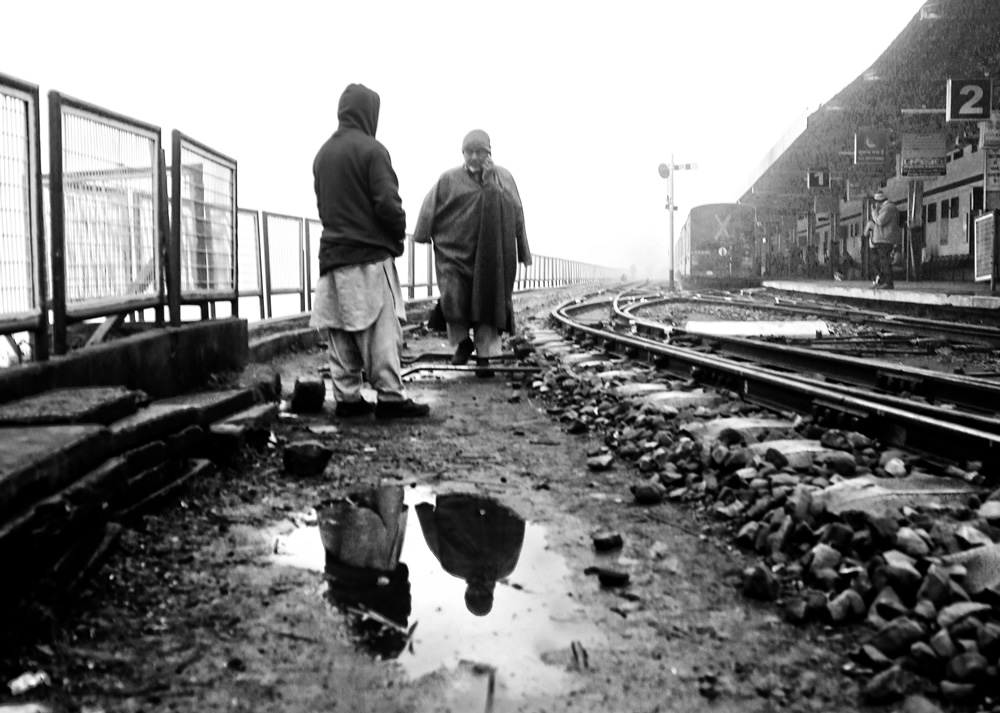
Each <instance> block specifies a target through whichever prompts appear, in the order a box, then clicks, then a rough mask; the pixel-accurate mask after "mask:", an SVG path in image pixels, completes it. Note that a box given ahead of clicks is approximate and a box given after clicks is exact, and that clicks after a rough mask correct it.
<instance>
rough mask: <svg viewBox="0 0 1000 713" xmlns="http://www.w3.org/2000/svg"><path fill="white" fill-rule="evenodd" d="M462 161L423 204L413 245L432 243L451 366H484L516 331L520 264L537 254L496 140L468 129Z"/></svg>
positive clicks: (463, 145)
mask: <svg viewBox="0 0 1000 713" xmlns="http://www.w3.org/2000/svg"><path fill="white" fill-rule="evenodd" d="M462 155H463V157H464V158H465V163H464V164H463V165H462V166H459V167H458V168H453V169H451V170H449V171H446V172H445V173H443V174H442V175H441V177H440V178H439V179H438V181H437V183H436V184H434V187H433V188H431V190H430V193H428V194H427V197H426V198H425V199H424V202H423V205H422V206H421V208H420V215H419V216H418V218H417V225H416V228H415V230H414V234H413V239H414V241H416V242H418V243H432V244H433V245H434V259H435V266H436V268H437V281H438V289H439V290H440V291H441V299H440V305H441V311H442V313H443V314H444V319H445V321H446V323H447V329H448V341H449V342H450V343H451V346H452V347H454V348H455V355H454V357H452V363H453V364H464V363H466V362H467V361H468V360H469V357H471V356H472V352H473V351H475V352H476V357H477V359H478V360H480V361H481V362H483V363H485V360H486V359H488V358H489V357H496V356H499V355H500V350H501V342H500V333H501V332H513V331H514V304H513V299H512V295H513V292H514V280H515V278H516V277H517V263H518V262H522V263H524V264H525V265H530V264H531V252H530V251H529V249H528V238H527V235H526V234H525V230H524V211H523V209H522V207H521V197H520V195H519V194H518V192H517V185H516V184H515V183H514V177H513V176H512V175H511V174H510V171H508V170H507V169H505V168H501V167H500V166H495V165H494V164H493V158H492V150H491V148H490V137H489V136H488V135H487V134H486V132H485V131H481V130H478V129H477V130H475V131H470V132H469V134H468V135H467V136H466V137H465V140H464V141H463V142H462ZM470 328H471V329H472V335H473V336H472V339H470V338H469V330H470Z"/></svg>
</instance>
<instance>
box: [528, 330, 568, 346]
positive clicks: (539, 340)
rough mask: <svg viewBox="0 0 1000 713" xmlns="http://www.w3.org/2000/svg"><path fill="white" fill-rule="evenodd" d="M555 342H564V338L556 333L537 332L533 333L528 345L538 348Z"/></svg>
mask: <svg viewBox="0 0 1000 713" xmlns="http://www.w3.org/2000/svg"><path fill="white" fill-rule="evenodd" d="M555 342H565V338H564V337H563V336H562V335H561V334H559V333H558V332H548V331H539V332H536V333H535V336H534V338H532V340H531V342H530V343H531V344H532V345H533V346H536V347H540V346H543V345H545V344H553V343H555Z"/></svg>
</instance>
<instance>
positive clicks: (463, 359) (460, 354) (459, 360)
mask: <svg viewBox="0 0 1000 713" xmlns="http://www.w3.org/2000/svg"><path fill="white" fill-rule="evenodd" d="M475 349H476V345H475V344H473V343H472V340H471V339H469V338H468V337H467V338H465V339H463V340H462V341H461V342H459V344H458V347H457V348H456V349H455V355H454V356H453V357H452V358H451V364H452V366H462V365H463V364H465V363H467V362H468V361H469V357H471V356H472V352H473V351H475Z"/></svg>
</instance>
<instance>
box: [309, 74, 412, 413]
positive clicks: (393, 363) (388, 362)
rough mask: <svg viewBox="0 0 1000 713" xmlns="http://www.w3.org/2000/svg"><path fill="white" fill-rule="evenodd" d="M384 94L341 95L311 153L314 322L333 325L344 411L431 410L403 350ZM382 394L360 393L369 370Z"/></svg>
mask: <svg viewBox="0 0 1000 713" xmlns="http://www.w3.org/2000/svg"><path fill="white" fill-rule="evenodd" d="M380 103H381V101H380V99H379V95H378V94H377V93H375V92H373V91H372V90H371V89H369V88H368V87H366V86H364V85H363V84H350V85H348V86H347V88H346V89H345V90H344V92H343V94H342V95H341V96H340V104H339V106H338V108H337V118H338V119H339V126H338V128H337V131H336V132H334V134H333V136H331V137H330V138H329V139H327V141H326V143H324V144H323V146H322V147H321V148H320V150H319V152H318V153H317V154H316V158H315V160H314V162H313V177H314V186H315V189H316V202H317V205H318V208H319V217H320V220H321V221H322V222H323V234H322V237H321V238H320V248H319V272H320V278H319V281H318V282H317V283H316V301H315V305H314V307H313V312H312V317H311V319H310V322H309V324H310V326H311V327H314V328H317V329H324V330H326V336H327V344H328V346H329V354H330V378H331V380H332V381H333V395H334V399H335V400H336V403H337V406H336V409H335V413H336V415H337V416H339V417H341V418H344V417H353V416H365V415H368V414H370V413H372V412H373V411H374V412H375V417H376V418H401V417H414V416H426V415H427V414H428V413H429V411H430V407H429V406H427V405H426V404H419V403H416V402H415V401H413V400H412V399H410V398H408V397H407V395H406V389H405V388H404V387H403V379H402V376H401V373H400V372H401V368H400V353H401V352H402V348H403V331H402V328H401V327H400V324H399V320H400V319H405V317H406V313H405V311H404V307H403V292H402V289H401V288H400V285H399V275H397V274H396V263H395V258H397V257H399V256H400V255H402V254H403V246H404V245H405V240H406V214H405V213H404V212H403V203H402V200H401V199H400V197H399V181H398V179H397V178H396V172H395V171H394V170H393V168H392V162H391V160H390V159H389V152H388V151H387V150H386V148H385V146H383V145H382V144H381V143H379V142H378V141H377V140H376V139H375V130H376V128H377V127H378V115H379V106H380ZM365 376H367V378H368V382H369V383H370V384H371V386H372V387H373V388H374V389H375V391H376V392H377V394H378V400H377V402H376V403H375V404H371V403H370V402H368V401H366V400H365V399H364V398H363V397H362V395H361V385H362V383H363V380H364V377H365Z"/></svg>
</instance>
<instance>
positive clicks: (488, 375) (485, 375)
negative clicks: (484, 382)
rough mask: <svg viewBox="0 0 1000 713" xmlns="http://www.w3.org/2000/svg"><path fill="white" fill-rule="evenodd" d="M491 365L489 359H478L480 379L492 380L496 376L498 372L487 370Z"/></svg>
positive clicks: (477, 374)
mask: <svg viewBox="0 0 1000 713" xmlns="http://www.w3.org/2000/svg"><path fill="white" fill-rule="evenodd" d="M489 365H490V360H489V359H481V358H480V359H476V367H477V369H476V376H477V377H478V378H480V379H492V378H493V377H494V376H496V372H495V371H493V370H492V369H487V368H486V367H488V366H489Z"/></svg>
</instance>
